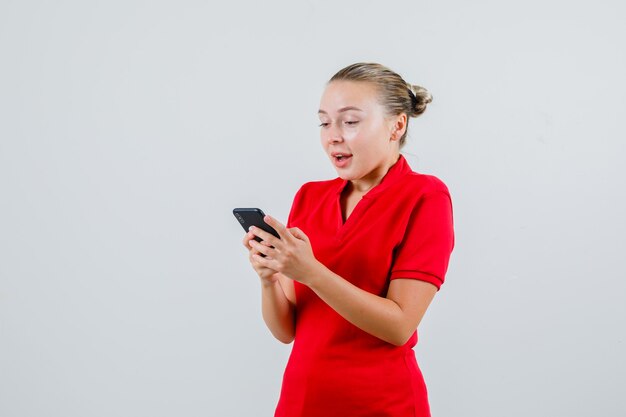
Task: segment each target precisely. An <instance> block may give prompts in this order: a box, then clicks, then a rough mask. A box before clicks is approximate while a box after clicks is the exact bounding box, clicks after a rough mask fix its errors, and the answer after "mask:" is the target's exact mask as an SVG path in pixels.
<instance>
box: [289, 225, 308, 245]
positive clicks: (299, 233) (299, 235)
mask: <svg viewBox="0 0 626 417" xmlns="http://www.w3.org/2000/svg"><path fill="white" fill-rule="evenodd" d="M289 232H290V233H291V234H292V235H293V236H294V237H295V238H297V239H300V240H304V241H305V242H308V241H309V237H308V236H307V235H305V234H304V232H303V231H302V230H300V229H298V228H297V227H292V228H290V229H289Z"/></svg>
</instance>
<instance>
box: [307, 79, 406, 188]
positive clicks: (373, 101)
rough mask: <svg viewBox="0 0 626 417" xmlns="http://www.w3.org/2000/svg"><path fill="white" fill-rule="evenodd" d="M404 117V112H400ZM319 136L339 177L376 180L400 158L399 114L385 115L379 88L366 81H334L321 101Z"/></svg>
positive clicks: (364, 180)
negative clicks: (379, 99) (397, 130)
mask: <svg viewBox="0 0 626 417" xmlns="http://www.w3.org/2000/svg"><path fill="white" fill-rule="evenodd" d="M401 116H404V115H401ZM319 118H320V122H321V125H320V127H321V132H320V138H321V142H322V146H323V147H324V150H325V151H326V154H327V155H328V157H329V158H330V161H331V162H332V164H333V166H334V167H335V170H336V171H337V174H338V175H339V177H341V178H342V179H344V180H352V181H354V180H356V181H359V180H363V182H367V180H368V179H372V180H375V179H376V178H377V177H379V176H380V171H381V170H382V171H384V172H382V175H384V174H385V173H386V172H387V169H389V167H390V166H391V165H392V164H393V163H394V162H395V161H396V160H397V157H398V153H399V146H398V140H397V139H396V137H397V138H399V137H400V136H401V133H402V132H400V135H399V136H398V135H397V134H395V135H394V130H396V129H397V127H398V126H397V120H398V118H400V119H401V121H402V120H406V116H404V119H402V118H401V117H400V116H398V117H386V114H385V109H384V107H383V106H382V105H381V104H380V103H379V102H378V95H377V91H376V87H375V86H374V85H373V84H371V83H367V82H355V81H333V82H331V83H330V84H328V86H327V87H326V89H325V90H324V94H323V95H322V99H321V102H320V110H319ZM401 126H402V125H401Z"/></svg>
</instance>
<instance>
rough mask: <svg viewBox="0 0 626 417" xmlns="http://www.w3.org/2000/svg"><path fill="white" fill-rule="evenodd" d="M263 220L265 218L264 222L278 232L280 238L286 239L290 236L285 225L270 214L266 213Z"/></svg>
mask: <svg viewBox="0 0 626 417" xmlns="http://www.w3.org/2000/svg"><path fill="white" fill-rule="evenodd" d="M263 220H265V223H267V224H269V225H270V226H272V227H273V228H274V229H275V230H276V231H277V232H278V235H279V236H280V238H281V239H288V238H290V237H291V234H290V233H289V231H288V230H287V228H286V227H285V225H284V224H282V223H281V222H279V221H278V220H276V219H275V218H273V217H272V216H270V215H268V214H266V215H265V217H264V218H263Z"/></svg>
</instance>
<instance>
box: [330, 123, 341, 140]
mask: <svg viewBox="0 0 626 417" xmlns="http://www.w3.org/2000/svg"><path fill="white" fill-rule="evenodd" d="M326 140H327V141H328V143H338V142H342V141H343V136H342V132H341V129H340V128H339V127H337V126H336V124H334V123H333V124H331V125H330V126H329V127H328V129H326Z"/></svg>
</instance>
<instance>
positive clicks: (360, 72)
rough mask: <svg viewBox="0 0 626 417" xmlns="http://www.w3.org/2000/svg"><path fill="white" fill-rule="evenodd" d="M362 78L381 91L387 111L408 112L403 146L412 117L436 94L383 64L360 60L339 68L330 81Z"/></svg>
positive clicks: (390, 112)
mask: <svg viewBox="0 0 626 417" xmlns="http://www.w3.org/2000/svg"><path fill="white" fill-rule="evenodd" d="M333 81H360V82H368V83H371V84H374V85H375V86H376V87H377V89H378V92H379V99H380V103H381V104H382V105H383V106H384V107H385V109H386V111H387V115H389V116H398V115H400V114H402V113H405V114H406V115H407V121H406V130H405V131H404V134H403V135H402V137H401V138H400V147H402V146H403V145H404V143H405V142H406V135H407V132H408V130H409V118H410V117H418V116H419V115H421V114H422V113H424V111H426V106H427V105H428V103H430V102H431V101H433V96H432V94H430V93H429V92H428V90H426V89H425V88H424V87H421V86H419V85H414V84H409V83H407V82H406V81H404V80H403V79H402V77H401V76H400V75H398V74H397V73H395V72H394V71H392V70H390V69H389V68H387V67H385V66H384V65H381V64H376V63H370V62H359V63H356V64H352V65H349V66H347V67H345V68H343V69H341V70H339V71H338V72H337V73H336V74H335V75H333V76H332V78H331V79H330V80H329V81H328V83H329V84H330V83H331V82H333Z"/></svg>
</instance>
